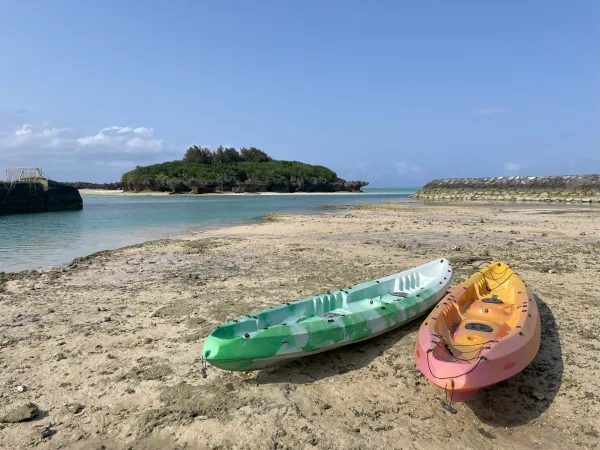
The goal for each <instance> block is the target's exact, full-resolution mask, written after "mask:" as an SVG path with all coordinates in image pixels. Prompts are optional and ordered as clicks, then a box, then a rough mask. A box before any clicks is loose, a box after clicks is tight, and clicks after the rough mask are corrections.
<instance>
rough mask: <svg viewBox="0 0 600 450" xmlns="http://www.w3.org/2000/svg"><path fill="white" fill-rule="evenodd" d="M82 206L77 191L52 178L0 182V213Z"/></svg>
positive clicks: (55, 209)
mask: <svg viewBox="0 0 600 450" xmlns="http://www.w3.org/2000/svg"><path fill="white" fill-rule="evenodd" d="M81 208H83V200H82V199H81V195H79V191H78V190H77V189H75V188H74V187H72V186H66V185H64V184H62V183H58V182H56V181H52V180H38V181H35V182H34V181H31V182H29V181H4V182H0V215H2V214H18V213H33V212H43V211H63V210H73V209H81Z"/></svg>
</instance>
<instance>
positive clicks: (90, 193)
mask: <svg viewBox="0 0 600 450" xmlns="http://www.w3.org/2000/svg"><path fill="white" fill-rule="evenodd" d="M79 193H80V194H81V195H82V196H96V195H98V196H100V195H105V196H119V197H120V196H161V197H162V196H177V197H180V196H185V197H198V198H200V197H207V196H230V195H231V196H240V195H242V196H243V195H254V196H257V195H265V196H268V195H346V194H367V195H368V192H357V191H338V192H210V193H206V194H191V193H185V194H172V193H170V192H156V191H143V192H131V191H123V190H122V189H118V190H109V189H79ZM378 194H380V195H385V194H382V193H378ZM390 194H394V193H390Z"/></svg>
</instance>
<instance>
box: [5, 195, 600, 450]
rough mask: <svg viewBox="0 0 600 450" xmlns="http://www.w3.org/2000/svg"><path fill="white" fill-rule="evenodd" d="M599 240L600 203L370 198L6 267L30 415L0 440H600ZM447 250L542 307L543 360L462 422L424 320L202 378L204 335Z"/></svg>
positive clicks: (324, 444)
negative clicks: (371, 201) (425, 342)
mask: <svg viewBox="0 0 600 450" xmlns="http://www.w3.org/2000/svg"><path fill="white" fill-rule="evenodd" d="M82 194H83V192H82ZM599 238H600V209H595V210H594V209H556V210H549V209H548V210H544V209H542V208H539V209H510V208H504V209H502V208H478V207H470V208H467V207H450V206H444V207H418V206H402V205H398V204H381V205H360V206H357V207H355V208H353V209H352V210H349V211H348V210H340V211H339V212H337V213H334V214H325V215H317V216H300V215H269V216H268V217H267V220H266V221H265V222H264V223H260V224H254V225H247V226H237V227H232V228H225V229H219V230H211V231H207V232H204V233H201V234H197V235H194V236H190V237H189V238H186V239H180V240H160V241H153V242H147V243H144V244H140V245H136V246H132V247H127V248H122V249H118V250H114V251H106V252H100V253H98V254H94V255H91V256H89V257H84V258H79V259H77V260H75V261H74V262H73V263H72V264H71V265H69V266H68V267H66V268H61V269H52V270H46V271H41V272H38V271H27V272H21V273H18V274H5V275H0V308H1V310H2V313H1V314H0V368H1V370H0V418H3V419H4V420H5V422H6V419H11V418H12V419H18V418H19V417H21V416H25V417H28V416H33V417H32V418H31V419H30V420H27V421H23V422H17V423H10V421H8V423H0V448H6V449H16V448H34V447H35V448H39V449H56V448H74V449H97V448H104V449H127V448H133V449H163V448H164V449H175V448H178V449H196V448H198V449H302V448H306V449H357V450H358V449H372V448H387V449H401V448H402V449H438V448H439V449H448V448H453V449H467V448H477V449H501V448H511V449H530V448H539V449H565V448H596V447H597V446H598V442H600V425H599V422H598V417H599V416H600V379H599V377H598V375H599V374H600V338H599V336H600V294H598V292H600V265H599V261H600V243H599ZM441 257H447V258H448V259H450V260H451V262H452V263H453V266H454V270H455V275H454V279H453V283H452V286H455V285H456V284H458V283H460V282H461V281H462V280H463V279H464V278H466V277H467V276H469V275H470V274H471V273H473V272H474V271H475V270H477V269H478V268H479V267H481V265H483V264H485V263H487V262H490V261H493V260H502V261H506V262H507V263H508V264H510V265H512V266H513V267H514V268H515V269H516V270H517V271H518V272H519V273H520V274H521V276H522V277H523V278H524V280H525V281H526V283H528V285H529V286H530V287H531V288H532V289H533V291H534V292H535V294H536V296H537V299H536V300H537V302H538V306H539V309H540V312H541V315H542V344H541V348H540V351H539V353H538V355H537V357H536V358H535V360H534V362H533V363H532V364H531V365H530V366H529V367H527V368H526V369H525V370H524V371H523V372H522V373H520V374H518V375H517V376H515V377H513V378H511V379H509V380H507V381H505V382H502V383H500V384H499V385H497V386H494V387H491V388H487V389H484V390H482V391H480V392H478V393H477V394H476V395H475V397H474V398H473V399H471V400H469V401H468V402H466V403H464V404H456V405H455V407H456V409H457V410H458V413H457V414H455V415H451V414H449V413H447V412H446V411H444V410H443V409H442V408H441V407H440V399H442V398H443V395H444V394H443V392H442V391H441V390H439V389H438V388H436V387H434V386H433V385H432V384H430V383H429V382H428V381H427V380H426V379H425V378H424V377H423V376H422V375H421V374H420V372H419V371H418V369H417V368H416V365H415V363H414V360H413V347H414V344H415V337H416V331H417V329H418V327H419V325H420V322H419V320H417V321H415V322H413V323H411V324H409V325H407V326H404V327H401V328H398V329H397V330H395V331H392V332H390V333H388V334H385V335H383V336H380V337H377V338H374V339H372V340H367V341H364V342H362V343H358V344H354V345H351V346H348V347H345V348H341V349H338V350H334V351H331V352H327V353H323V354H319V355H314V356H311V357H307V358H304V359H300V360H297V361H294V362H291V363H288V364H287V365H285V366H282V367H276V368H270V369H266V370H262V371H258V372H249V373H241V372H235V373H232V372H225V371H222V370H219V369H216V368H213V367H210V366H209V367H208V370H207V377H206V378H203V377H202V374H201V358H200V350H201V348H202V343H203V339H204V338H205V337H206V335H207V334H208V333H209V332H210V331H211V330H212V329H213V328H214V327H215V326H217V325H219V324H220V323H222V322H224V321H227V320H229V319H231V318H233V317H235V316H237V315H241V314H246V313H249V312H251V311H256V310H258V309H262V308H265V307H267V306H272V305H275V304H279V303H283V302H285V301H290V300H295V299H298V298H302V297H306V296H309V295H311V294H317V293H322V292H325V291H327V290H328V289H331V288H339V287H342V286H347V285H349V284H354V283H358V282H361V281H365V280H370V279H374V278H376V277H380V276H384V275H388V274H392V273H395V272H398V271H400V270H404V269H407V268H409V267H412V266H415V265H418V264H422V263H425V262H427V261H430V260H433V259H437V258H441ZM28 403H31V404H33V405H35V406H33V405H30V406H29V407H25V408H21V409H18V408H19V407H22V406H23V405H25V404H28ZM36 408H37V409H38V411H37V412H35V409H36ZM15 421H16V420H15Z"/></svg>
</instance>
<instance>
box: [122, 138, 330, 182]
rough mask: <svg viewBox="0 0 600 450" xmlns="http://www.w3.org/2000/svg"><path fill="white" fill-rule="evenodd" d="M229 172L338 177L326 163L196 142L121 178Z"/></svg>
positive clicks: (209, 177) (236, 174)
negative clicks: (282, 158)
mask: <svg viewBox="0 0 600 450" xmlns="http://www.w3.org/2000/svg"><path fill="white" fill-rule="evenodd" d="M232 176H233V177H235V178H236V179H238V180H239V181H245V180H248V179H255V180H262V181H264V180H270V179H277V178H286V179H288V180H290V179H292V178H295V179H309V178H321V179H325V180H328V181H337V180H338V177H337V175H336V173H335V172H333V171H332V170H330V169H328V168H327V167H323V166H318V165H311V164H304V163H301V162H298V161H277V160H274V159H273V158H271V157H270V156H269V155H267V154H266V153H265V152H263V151H262V150H260V149H258V148H256V147H249V148H246V147H242V148H241V149H240V150H239V151H238V150H237V149H235V148H232V147H224V146H222V145H221V146H219V147H218V148H217V149H216V150H215V151H211V150H210V149H209V148H208V147H201V146H196V145H195V146H192V147H190V148H188V149H187V150H186V152H185V155H184V157H183V159H182V160H179V161H169V162H164V163H161V164H154V165H151V166H144V167H140V166H138V167H136V168H135V169H134V170H131V171H129V172H127V173H125V174H123V176H122V177H121V181H123V182H127V181H130V182H134V181H142V180H150V179H154V180H165V179H169V178H182V179H198V180H215V179H217V178H219V177H232Z"/></svg>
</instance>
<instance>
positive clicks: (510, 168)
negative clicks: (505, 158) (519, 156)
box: [504, 163, 521, 172]
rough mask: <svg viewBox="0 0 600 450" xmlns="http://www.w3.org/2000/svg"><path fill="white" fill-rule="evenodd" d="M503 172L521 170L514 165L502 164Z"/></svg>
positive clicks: (518, 166)
mask: <svg viewBox="0 0 600 450" xmlns="http://www.w3.org/2000/svg"><path fill="white" fill-rule="evenodd" d="M504 170H506V171H507V172H518V171H519V170H521V166H520V165H519V164H515V163H504Z"/></svg>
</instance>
